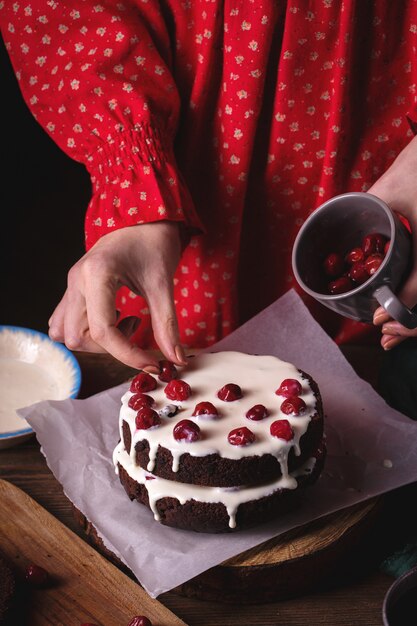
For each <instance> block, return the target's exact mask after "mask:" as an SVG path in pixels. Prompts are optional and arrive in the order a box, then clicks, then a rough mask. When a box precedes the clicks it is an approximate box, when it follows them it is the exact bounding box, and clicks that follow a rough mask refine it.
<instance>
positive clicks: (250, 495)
mask: <svg viewBox="0 0 417 626" xmlns="http://www.w3.org/2000/svg"><path fill="white" fill-rule="evenodd" d="M113 462H114V464H115V466H116V468H117V464H118V463H120V465H121V466H122V467H123V468H124V469H125V470H126V472H127V473H128V474H129V476H130V477H131V478H133V480H135V481H137V482H138V483H140V484H141V485H144V486H145V488H146V490H147V492H148V496H149V507H150V509H151V511H152V513H153V515H154V518H155V520H157V521H159V519H160V517H159V513H158V509H157V502H158V500H160V499H161V498H166V497H170V498H176V499H177V500H178V501H179V502H180V504H185V502H187V501H188V500H191V499H192V500H195V501H197V502H205V503H221V504H223V505H224V506H225V507H226V510H227V513H228V515H229V527H230V528H235V527H236V514H237V510H238V508H239V505H241V504H243V503H244V502H250V501H251V500H259V499H260V498H264V497H267V496H270V495H272V494H273V493H275V491H277V490H278V489H291V490H292V489H296V487H297V480H296V477H297V476H302V475H305V474H310V473H311V471H312V470H313V468H314V465H315V463H316V459H315V458H314V457H312V458H310V459H308V460H307V461H306V462H305V463H304V464H303V465H302V466H301V467H299V468H298V469H297V470H296V471H294V472H291V474H289V475H286V476H281V477H280V478H279V479H278V480H275V481H273V482H270V483H267V484H263V485H256V486H253V487H242V488H236V487H234V488H230V487H226V488H222V487H202V486H201V485H190V484H186V483H180V482H175V481H172V480H166V479H165V478H159V477H158V476H155V477H152V479H151V480H149V479H147V478H146V476H148V477H149V473H148V472H147V471H145V470H144V469H143V468H141V467H139V466H137V465H135V464H134V463H132V460H131V458H130V457H129V455H128V454H127V452H126V450H125V449H124V446H123V442H120V443H119V444H118V445H117V446H116V448H115V451H114V454H113Z"/></svg>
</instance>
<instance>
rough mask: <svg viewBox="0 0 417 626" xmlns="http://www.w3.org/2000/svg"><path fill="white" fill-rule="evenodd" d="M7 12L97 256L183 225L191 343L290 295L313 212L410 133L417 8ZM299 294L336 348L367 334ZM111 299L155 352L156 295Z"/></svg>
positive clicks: (10, 7)
mask: <svg viewBox="0 0 417 626" xmlns="http://www.w3.org/2000/svg"><path fill="white" fill-rule="evenodd" d="M0 18H1V24H2V32H3V37H4V40H5V43H6V46H7V49H8V51H9V54H10V57H11V59H12V62H13V65H14V68H15V72H16V75H17V77H18V79H19V84H20V87H21V89H22V92H23V95H24V97H25V100H26V102H27V104H28V106H29V107H30V109H31V110H32V112H33V114H34V115H35V116H36V118H37V120H38V121H39V123H40V124H41V125H42V126H43V127H44V128H45V130H46V131H47V132H48V133H49V134H50V136H51V137H52V138H53V139H54V141H55V142H56V143H57V144H58V145H59V146H60V147H61V148H62V149H63V150H64V151H65V152H66V153H67V154H68V155H70V156H71V157H73V158H74V159H76V160H77V161H81V162H82V163H84V164H85V166H86V167H87V168H88V170H89V172H90V174H91V178H92V184H93V195H92V198H91V201H90V204H89V206H88V209H87V213H86V220H85V229H86V245H87V248H89V247H91V246H92V245H93V244H94V243H95V242H96V241H97V240H98V238H99V237H101V236H102V235H104V234H106V233H108V232H110V231H111V230H114V229H117V228H121V227H125V226H129V225H133V224H141V223H143V222H152V221H156V220H175V221H179V222H183V224H184V225H185V227H186V228H188V229H189V232H190V234H191V235H192V237H191V239H190V241H189V244H188V246H187V247H186V249H185V250H184V253H183V256H182V259H181V262H180V265H179V267H178V271H177V273H176V277H175V299H176V306H177V312H178V318H179V323H180V330H181V338H182V341H183V342H184V344H185V345H190V346H194V347H203V346H206V345H210V344H211V343H213V342H214V341H215V340H217V339H219V338H221V337H222V336H224V335H225V334H227V333H228V332H230V331H231V330H233V329H234V328H236V326H238V325H239V324H240V323H242V322H244V321H245V320H247V319H248V318H250V317H251V316H253V315H254V314H255V313H257V312H258V311H260V310H261V309H262V308H263V307H265V306H267V305H268V304H270V303H271V302H272V301H273V300H274V299H276V298H277V297H279V296H280V295H281V294H282V293H284V292H285V291H287V290H288V289H289V288H290V287H296V288H297V285H296V283H295V279H294V277H293V274H292V271H291V249H292V244H293V241H294V238H295V236H296V234H297V232H298V229H299V228H300V226H301V224H302V223H303V221H304V220H305V219H306V217H307V216H308V215H309V214H310V213H311V212H312V211H313V210H314V209H315V208H316V207H317V206H318V205H320V204H321V203H322V202H324V201H325V200H326V199H328V198H330V197H331V196H333V195H335V194H338V193H343V192H346V191H366V190H367V189H368V188H369V187H370V185H371V184H372V183H373V182H374V181H375V180H376V179H377V178H378V177H379V176H380V175H381V174H382V173H383V172H384V170H385V169H386V168H387V167H388V166H389V165H390V164H391V162H392V161H393V159H394V158H395V156H396V155H397V154H398V153H399V152H400V151H401V149H402V148H403V147H404V146H405V145H406V144H407V142H408V141H409V140H410V136H411V130H410V128H409V124H408V120H407V114H409V111H410V109H413V107H414V102H415V92H416V82H417V61H416V45H417V3H416V1H415V0H410V1H408V2H392V1H389V0H374V1H372V2H371V1H367V0H344V1H343V2H341V1H339V0H310V1H307V0H286V1H285V0H233V1H232V0H223V1H221V0H211V1H209V0H181V1H180V0H160V1H159V2H158V1H156V0H122V1H121V2H111V1H110V0H105V1H100V0H96V1H94V2H88V1H86V0H80V1H79V2H76V3H73V2H62V1H59V0H31V1H30V2H24V1H21V0H18V1H16V2H12V1H10V2H2V3H0ZM305 299H306V302H307V303H308V305H309V306H310V308H311V309H312V310H313V311H314V312H315V314H316V315H317V316H318V318H319V320H320V321H321V322H322V323H324V325H325V327H326V329H327V330H328V331H329V332H330V333H331V334H332V335H333V336H334V337H335V339H336V340H337V341H339V342H342V341H356V340H358V338H359V337H364V336H365V335H366V334H367V331H368V330H369V327H368V326H365V325H364V324H359V323H355V322H352V321H349V320H344V319H343V318H341V317H339V316H337V315H336V314H333V313H331V312H330V311H327V310H324V308H323V307H321V305H315V304H314V303H312V302H311V301H310V300H309V299H308V298H307V297H305ZM118 306H119V308H120V309H121V311H122V316H123V317H124V316H126V315H138V316H139V317H140V318H141V319H142V324H141V325H140V327H139V330H138V333H137V340H138V341H140V342H141V343H142V345H145V346H146V345H150V344H151V342H152V335H151V330H150V316H149V311H148V308H147V305H146V302H145V301H144V300H143V299H142V298H141V297H140V296H138V295H136V294H134V293H132V292H129V291H128V289H127V288H123V289H122V290H121V291H120V294H119V297H118Z"/></svg>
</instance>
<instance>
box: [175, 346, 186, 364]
mask: <svg viewBox="0 0 417 626" xmlns="http://www.w3.org/2000/svg"><path fill="white" fill-rule="evenodd" d="M175 356H176V357H177V359H178V361H180V362H181V363H182V364H183V365H187V359H186V357H185V352H184V348H183V347H182V346H181V345H180V344H179V345H178V346H175Z"/></svg>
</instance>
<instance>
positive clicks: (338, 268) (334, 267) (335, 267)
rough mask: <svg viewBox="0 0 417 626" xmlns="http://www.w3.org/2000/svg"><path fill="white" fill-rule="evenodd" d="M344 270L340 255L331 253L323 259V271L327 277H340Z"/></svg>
mask: <svg viewBox="0 0 417 626" xmlns="http://www.w3.org/2000/svg"><path fill="white" fill-rule="evenodd" d="M344 269H345V262H344V260H343V258H342V256H341V255H340V254H337V253H336V252H332V253H331V254H329V255H328V256H327V257H326V258H325V259H324V271H325V272H326V274H327V275H328V276H334V277H336V276H340V275H341V274H343V271H344Z"/></svg>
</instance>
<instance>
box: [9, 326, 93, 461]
mask: <svg viewBox="0 0 417 626" xmlns="http://www.w3.org/2000/svg"><path fill="white" fill-rule="evenodd" d="M80 386H81V370H80V366H79V364H78V361H77V359H76V358H75V357H74V355H73V354H72V353H71V352H70V351H69V350H68V349H67V348H66V347H65V346H63V345H62V344H60V343H56V342H55V341H52V339H50V338H49V337H48V336H47V335H45V334H44V333H40V332H38V331H36V330H31V329H29V328H19V327H17V326H0V449H2V448H9V447H11V446H14V445H16V444H18V443H22V442H23V441H25V440H26V439H28V438H29V437H30V436H31V435H33V430H32V428H31V427H30V426H29V425H28V423H27V422H26V420H24V419H23V418H22V417H20V416H19V415H18V414H17V412H16V411H17V409H20V408H23V407H25V406H29V405H31V404H35V403H36V402H40V401H41V400H65V399H66V398H76V397H77V395H78V392H79V390H80Z"/></svg>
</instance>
